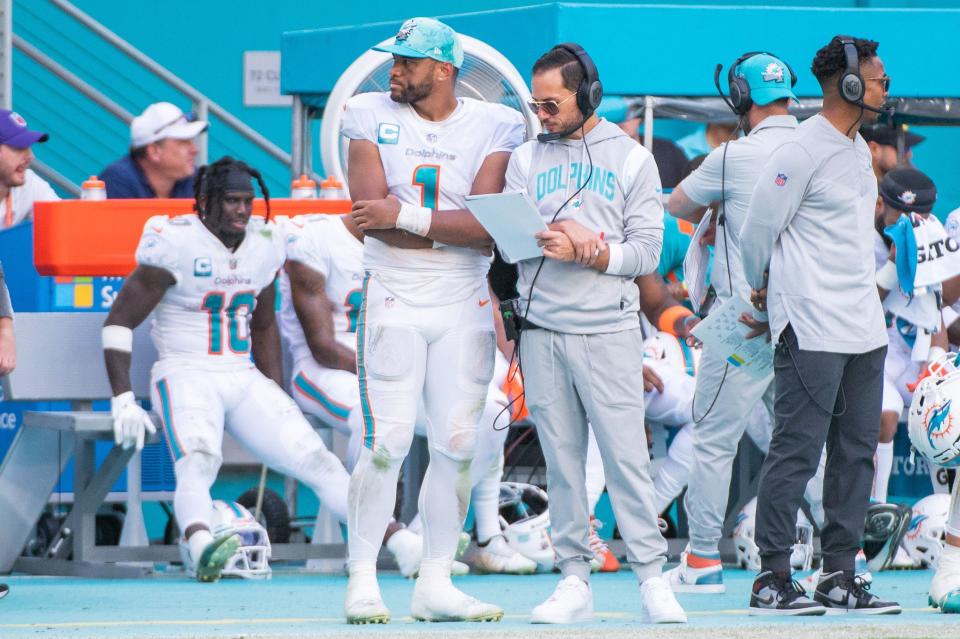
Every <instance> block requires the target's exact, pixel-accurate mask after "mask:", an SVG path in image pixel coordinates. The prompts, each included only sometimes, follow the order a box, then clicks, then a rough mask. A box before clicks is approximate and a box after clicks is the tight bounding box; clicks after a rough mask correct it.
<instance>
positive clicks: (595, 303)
mask: <svg viewBox="0 0 960 639" xmlns="http://www.w3.org/2000/svg"><path fill="white" fill-rule="evenodd" d="M531 93H532V94H533V98H534V99H533V101H532V102H531V104H530V107H531V109H533V110H534V111H535V112H536V114H537V116H538V118H539V119H540V122H541V124H542V125H543V128H544V130H545V132H544V133H543V134H541V135H540V136H538V138H537V139H536V140H531V141H529V142H527V143H525V144H523V145H521V146H520V147H518V148H517V150H516V151H515V152H514V154H513V156H511V158H510V163H509V165H508V168H507V187H506V190H507V191H525V192H526V193H527V194H529V196H530V197H531V199H532V200H533V201H534V202H535V204H536V206H537V207H538V208H539V211H540V214H541V216H542V217H543V219H544V221H545V222H547V223H548V227H549V229H550V230H549V231H545V232H543V233H542V234H540V236H539V237H540V244H541V246H542V247H543V253H544V257H542V258H540V259H533V260H527V261H524V262H521V263H520V264H519V282H518V286H517V288H518V290H519V293H520V299H521V308H520V315H521V316H522V318H523V319H522V321H521V328H522V333H521V336H520V348H519V350H520V365H521V367H522V371H523V375H524V380H525V388H526V401H527V405H528V406H529V408H530V411H531V413H532V415H533V418H534V421H535V422H536V424H537V432H538V434H539V437H540V443H541V446H542V447H543V452H544V457H545V458H546V462H547V487H548V493H549V496H550V518H551V523H552V531H553V535H552V538H553V542H554V545H555V547H556V551H557V562H558V565H559V567H560V570H561V572H562V574H563V579H562V581H561V582H560V584H559V585H558V586H557V589H556V591H555V592H554V594H553V596H551V597H550V598H549V599H547V601H546V602H544V603H543V604H541V605H540V606H537V607H536V608H535V609H534V611H533V614H532V620H533V621H534V622H541V623H569V622H574V621H583V620H586V619H590V618H592V615H593V597H592V594H591V591H590V586H589V584H588V580H589V578H590V562H589V560H590V557H592V555H593V553H592V551H591V550H590V547H589V545H588V544H587V532H588V526H589V513H588V510H587V495H586V486H585V483H584V462H585V457H586V450H587V428H588V423H589V424H590V425H591V427H592V428H593V431H594V433H595V435H596V439H597V443H598V444H599V447H600V451H601V456H602V458H603V466H604V470H605V471H606V477H607V488H608V490H609V493H610V497H611V500H612V502H613V509H614V513H615V515H616V518H617V524H618V526H619V528H620V531H621V533H622V535H623V538H624V540H625V541H626V545H627V557H628V559H629V561H630V564H631V567H632V568H633V571H634V573H635V574H636V576H637V578H638V580H639V581H640V583H641V587H640V593H641V607H642V614H643V615H644V617H645V618H646V619H648V620H649V621H652V622H655V623H656V622H659V623H663V622H682V621H686V615H685V613H684V612H683V609H682V608H680V606H679V604H677V601H676V599H675V598H674V596H673V593H672V592H671V591H670V588H669V586H668V585H667V584H666V582H665V581H664V579H663V578H662V577H661V575H660V573H661V566H662V565H663V562H664V559H665V557H664V555H665V553H666V549H667V545H666V542H665V541H664V539H663V537H662V536H661V534H660V532H659V530H658V528H657V524H656V522H657V511H656V508H655V507H654V503H653V483H652V482H651V480H650V474H649V458H648V454H647V443H646V438H645V433H644V426H643V383H642V360H643V337H642V335H641V331H640V321H639V317H638V311H639V309H640V305H639V291H638V289H637V286H636V285H635V284H634V282H633V278H635V277H636V276H638V275H643V274H646V273H651V272H653V271H654V270H656V268H657V263H658V260H659V256H660V249H661V245H662V242H663V206H662V203H661V197H662V195H661V188H660V178H659V177H658V173H657V166H656V162H655V161H654V160H653V157H652V156H651V155H650V153H649V152H648V151H647V150H646V149H644V148H643V147H642V146H640V145H639V144H637V143H636V142H635V141H634V140H632V139H631V138H630V137H629V136H627V135H626V134H625V133H624V132H623V131H621V130H620V128H619V127H617V126H616V125H614V124H611V123H610V122H607V121H606V120H603V119H600V118H598V117H597V116H596V115H595V113H594V111H595V110H596V108H597V105H598V104H599V103H600V98H601V95H602V87H601V85H600V79H599V74H598V72H597V69H596V67H595V66H594V63H593V61H592V60H591V59H590V56H589V55H587V53H586V52H585V51H584V50H583V49H582V48H581V47H580V46H578V45H576V44H572V43H566V44H561V45H558V46H556V47H554V48H553V49H551V50H550V51H548V52H547V53H545V54H544V55H542V56H541V57H540V58H539V59H538V60H537V61H536V63H535V64H534V66H533V79H532V91H531Z"/></svg>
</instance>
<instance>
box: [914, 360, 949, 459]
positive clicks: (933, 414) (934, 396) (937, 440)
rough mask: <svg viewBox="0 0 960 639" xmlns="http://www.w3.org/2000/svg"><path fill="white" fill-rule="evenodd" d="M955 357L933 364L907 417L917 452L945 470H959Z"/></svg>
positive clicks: (919, 386) (920, 385)
mask: <svg viewBox="0 0 960 639" xmlns="http://www.w3.org/2000/svg"><path fill="white" fill-rule="evenodd" d="M956 357H957V356H956V354H955V353H946V354H945V355H943V356H941V357H940V358H939V359H937V360H935V361H933V362H931V363H930V366H929V372H930V374H929V376H928V377H925V378H924V379H923V380H921V381H920V383H919V384H918V385H917V389H916V391H914V393H913V400H912V401H911V402H910V413H909V416H908V418H907V424H908V433H909V435H910V443H911V444H913V447H914V449H915V450H917V451H918V452H919V453H920V454H921V455H923V456H924V457H926V458H927V459H928V460H929V461H930V462H931V463H934V464H936V465H938V466H944V467H946V468H957V467H960V370H957V368H956V365H955V362H956ZM953 400H957V403H956V404H954V403H953Z"/></svg>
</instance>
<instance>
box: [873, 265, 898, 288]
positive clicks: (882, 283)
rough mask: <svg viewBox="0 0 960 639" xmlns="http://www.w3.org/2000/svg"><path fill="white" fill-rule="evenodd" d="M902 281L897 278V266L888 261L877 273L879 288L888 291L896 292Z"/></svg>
mask: <svg viewBox="0 0 960 639" xmlns="http://www.w3.org/2000/svg"><path fill="white" fill-rule="evenodd" d="M899 282H900V279H899V278H898V277H897V265H896V264H894V263H893V262H891V261H890V260H887V261H886V262H885V263H884V265H883V266H881V267H880V270H879V271H877V286H879V287H880V288H882V289H884V290H886V291H893V290H896V288H897V284H899Z"/></svg>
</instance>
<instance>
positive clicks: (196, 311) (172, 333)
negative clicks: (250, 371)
mask: <svg viewBox="0 0 960 639" xmlns="http://www.w3.org/2000/svg"><path fill="white" fill-rule="evenodd" d="M136 259H137V264H141V265H144V266H153V267H156V268H162V269H164V270H165V271H167V272H169V273H170V274H171V275H172V276H173V278H174V280H175V283H174V285H173V286H171V287H170V288H169V289H167V292H166V293H165V294H164V296H163V298H162V299H161V300H160V303H159V304H158V305H157V308H156V311H155V315H154V320H153V329H152V332H151V335H152V337H153V342H154V344H155V345H156V347H157V351H158V353H159V354H160V359H161V360H163V359H169V358H183V359H189V360H193V361H194V362H195V363H198V364H201V365H212V366H225V367H226V366H239V365H243V366H250V318H251V316H252V314H253V309H254V307H255V306H256V302H257V295H259V294H260V291H262V290H263V289H264V288H266V287H267V286H269V285H270V284H271V282H273V280H274V278H275V277H276V274H277V271H278V270H279V269H280V268H281V267H282V266H283V260H284V247H283V237H282V236H281V234H280V233H279V232H278V229H277V228H276V226H275V225H274V224H273V223H272V222H265V221H264V220H263V219H262V218H259V217H253V218H251V219H250V222H249V224H248V225H247V232H246V237H244V239H243V242H241V243H240V246H239V247H237V250H236V251H231V250H230V249H228V248H227V247H226V246H224V244H223V242H221V241H220V239H219V238H217V236H215V235H214V234H213V233H211V232H210V231H209V230H208V229H207V227H206V226H204V225H203V222H201V221H200V218H199V217H197V216H196V215H184V216H179V217H173V218H171V217H167V216H165V215H157V216H154V217H151V218H150V219H149V220H147V223H146V225H145V226H144V229H143V235H142V236H141V238H140V244H139V246H137V253H136Z"/></svg>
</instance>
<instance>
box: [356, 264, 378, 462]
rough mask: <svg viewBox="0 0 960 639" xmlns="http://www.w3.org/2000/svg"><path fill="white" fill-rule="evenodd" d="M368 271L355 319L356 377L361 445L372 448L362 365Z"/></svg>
mask: <svg viewBox="0 0 960 639" xmlns="http://www.w3.org/2000/svg"><path fill="white" fill-rule="evenodd" d="M369 282H370V272H369V271H367V273H366V274H365V275H364V277H363V296H362V297H361V299H360V318H359V319H358V321H357V379H358V380H359V382H360V411H361V413H362V414H363V445H364V446H366V447H367V448H369V449H370V450H374V446H375V444H376V433H377V423H376V421H375V420H374V418H373V410H372V409H371V408H370V395H369V393H368V389H367V369H366V367H365V366H364V365H363V357H364V346H365V345H366V337H367V285H368V284H369Z"/></svg>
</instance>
